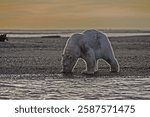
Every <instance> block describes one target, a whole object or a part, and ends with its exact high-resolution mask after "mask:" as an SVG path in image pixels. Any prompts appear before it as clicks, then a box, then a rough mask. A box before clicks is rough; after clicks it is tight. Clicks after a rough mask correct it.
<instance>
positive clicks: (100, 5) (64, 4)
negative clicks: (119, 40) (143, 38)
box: [0, 0, 150, 29]
mask: <svg viewBox="0 0 150 117" xmlns="http://www.w3.org/2000/svg"><path fill="white" fill-rule="evenodd" d="M149 6H150V1H149V0H111V1H107V0H34V1H33V0H1V4H0V29H3V28H150V13H149V11H150V7H149Z"/></svg>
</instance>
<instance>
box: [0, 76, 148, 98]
mask: <svg viewBox="0 0 150 117" xmlns="http://www.w3.org/2000/svg"><path fill="white" fill-rule="evenodd" d="M0 99H150V77H145V78H143V77H140V76H138V77H137V76H130V77H111V78H110V77H91V76H84V75H63V74H48V75H43V74H21V75H17V74H16V75H15V74H10V75H6V74H4V75H0Z"/></svg>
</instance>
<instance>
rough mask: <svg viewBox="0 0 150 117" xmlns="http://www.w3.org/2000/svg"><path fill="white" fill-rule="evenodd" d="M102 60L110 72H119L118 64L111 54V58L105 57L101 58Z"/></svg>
mask: <svg viewBox="0 0 150 117" xmlns="http://www.w3.org/2000/svg"><path fill="white" fill-rule="evenodd" d="M103 59H104V60H105V61H106V62H107V63H108V64H109V65H110V71H111V72H119V70H120V68H119V64H118V61H117V59H116V58H115V56H114V55H113V54H111V56H105V57H103Z"/></svg>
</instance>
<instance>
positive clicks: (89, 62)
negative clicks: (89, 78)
mask: <svg viewBox="0 0 150 117" xmlns="http://www.w3.org/2000/svg"><path fill="white" fill-rule="evenodd" d="M83 59H84V60H85V62H86V70H84V71H83V72H82V73H83V74H89V75H90V74H94V73H95V72H96V69H97V68H96V59H95V53H94V52H93V50H92V49H90V50H89V51H87V52H86V54H85V55H84V58H83Z"/></svg>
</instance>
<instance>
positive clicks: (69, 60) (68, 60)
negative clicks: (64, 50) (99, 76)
mask: <svg viewBox="0 0 150 117" xmlns="http://www.w3.org/2000/svg"><path fill="white" fill-rule="evenodd" d="M76 61H77V59H76V57H74V56H73V55H71V54H63V55H62V66H63V69H62V72H63V73H71V72H72V70H73V68H74V66H75V64H76Z"/></svg>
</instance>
